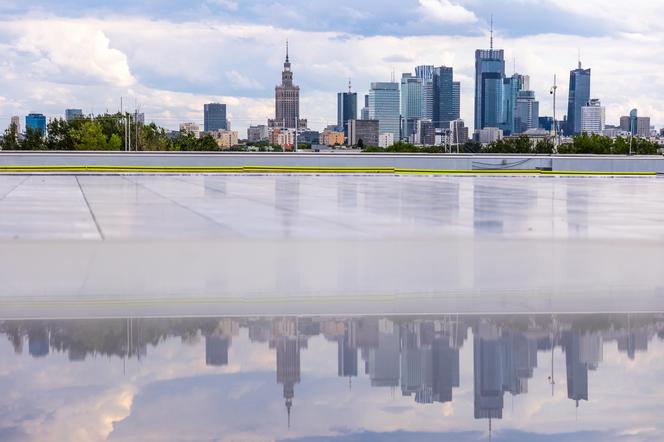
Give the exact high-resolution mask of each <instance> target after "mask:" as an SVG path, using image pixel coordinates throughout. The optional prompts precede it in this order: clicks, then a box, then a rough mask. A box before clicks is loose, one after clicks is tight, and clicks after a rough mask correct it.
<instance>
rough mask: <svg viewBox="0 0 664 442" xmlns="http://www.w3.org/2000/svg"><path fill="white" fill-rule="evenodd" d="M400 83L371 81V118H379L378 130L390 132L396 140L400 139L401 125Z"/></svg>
mask: <svg viewBox="0 0 664 442" xmlns="http://www.w3.org/2000/svg"><path fill="white" fill-rule="evenodd" d="M399 107H400V96H399V83H394V82H377V83H371V89H370V90H369V119H370V120H378V132H379V133H380V134H381V135H382V134H386V133H390V134H392V136H393V139H394V140H398V139H399V132H400V131H399V126H400V113H399Z"/></svg>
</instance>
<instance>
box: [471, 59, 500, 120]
mask: <svg viewBox="0 0 664 442" xmlns="http://www.w3.org/2000/svg"><path fill="white" fill-rule="evenodd" d="M504 77H505V54H504V51H503V50H502V49H493V46H492V47H491V49H488V50H487V49H478V50H476V51H475V129H483V128H485V127H498V126H499V124H500V123H502V115H501V114H502V91H503V78H504Z"/></svg>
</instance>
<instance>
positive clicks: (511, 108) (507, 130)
mask: <svg viewBox="0 0 664 442" xmlns="http://www.w3.org/2000/svg"><path fill="white" fill-rule="evenodd" d="M529 83H530V81H529V78H528V76H526V75H521V74H517V73H514V75H512V76H511V77H507V78H505V79H504V80H503V97H502V102H503V104H502V124H501V125H500V128H501V129H502V130H503V133H504V134H506V135H511V134H513V133H517V129H516V125H515V120H514V118H515V112H516V102H517V95H518V94H519V91H522V90H524V89H528V88H529Z"/></svg>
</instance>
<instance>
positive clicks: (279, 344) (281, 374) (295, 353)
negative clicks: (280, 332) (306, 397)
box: [272, 320, 302, 426]
mask: <svg viewBox="0 0 664 442" xmlns="http://www.w3.org/2000/svg"><path fill="white" fill-rule="evenodd" d="M287 324H291V326H287ZM284 326H286V327H284ZM282 328H285V329H290V330H289V331H293V332H294V333H289V334H287V335H284V336H279V337H277V338H275V340H274V341H273V343H272V344H273V346H274V347H275V348H276V350H277V383H278V384H281V385H283V386H284V399H285V401H286V411H287V413H288V425H289V426H290V416H291V407H292V406H293V398H294V397H295V384H299V383H300V347H301V344H302V343H301V342H300V338H299V335H298V334H297V322H296V321H292V320H286V321H283V322H282Z"/></svg>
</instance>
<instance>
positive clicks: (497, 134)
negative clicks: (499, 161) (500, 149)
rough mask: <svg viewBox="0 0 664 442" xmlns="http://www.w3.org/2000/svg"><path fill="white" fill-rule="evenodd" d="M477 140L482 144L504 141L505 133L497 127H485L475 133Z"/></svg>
mask: <svg viewBox="0 0 664 442" xmlns="http://www.w3.org/2000/svg"><path fill="white" fill-rule="evenodd" d="M475 139H476V140H477V141H478V142H479V143H481V144H484V145H486V144H491V143H493V142H494V141H499V140H502V139H503V131H502V130H501V129H498V128H497V127H485V128H484V129H477V130H476V131H475Z"/></svg>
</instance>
